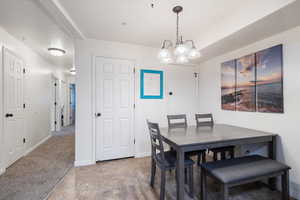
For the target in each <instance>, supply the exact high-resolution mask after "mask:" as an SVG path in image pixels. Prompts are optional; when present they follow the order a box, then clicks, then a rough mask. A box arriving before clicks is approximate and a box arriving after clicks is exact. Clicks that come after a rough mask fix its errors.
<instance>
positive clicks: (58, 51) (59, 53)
mask: <svg viewBox="0 0 300 200" xmlns="http://www.w3.org/2000/svg"><path fill="white" fill-rule="evenodd" d="M48 51H49V52H50V54H51V55H52V56H63V55H64V54H66V51H65V50H63V49H59V48H48Z"/></svg>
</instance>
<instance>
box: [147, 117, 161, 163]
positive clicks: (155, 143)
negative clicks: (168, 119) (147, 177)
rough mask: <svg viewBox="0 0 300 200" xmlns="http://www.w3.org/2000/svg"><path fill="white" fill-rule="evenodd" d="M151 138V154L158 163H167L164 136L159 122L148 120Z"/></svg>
mask: <svg viewBox="0 0 300 200" xmlns="http://www.w3.org/2000/svg"><path fill="white" fill-rule="evenodd" d="M147 124H148V128H149V133H150V140H151V150H152V151H151V156H152V159H154V160H155V162H156V163H157V164H160V165H163V164H164V163H165V153H164V145H163V141H162V137H161V134H160V130H159V125H158V124H157V123H152V122H149V121H148V120H147Z"/></svg>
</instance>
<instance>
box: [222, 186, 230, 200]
mask: <svg viewBox="0 0 300 200" xmlns="http://www.w3.org/2000/svg"><path fill="white" fill-rule="evenodd" d="M221 187H222V197H223V198H222V200H228V199H229V193H228V186H227V185H226V184H222V186H221Z"/></svg>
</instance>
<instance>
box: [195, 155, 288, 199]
mask: <svg viewBox="0 0 300 200" xmlns="http://www.w3.org/2000/svg"><path fill="white" fill-rule="evenodd" d="M290 169H291V168H290V167H289V166H287V165H285V164H282V163H280V162H277V161H276V160H272V159H269V158H265V157H262V156H259V155H252V156H246V157H241V158H234V159H229V160H219V161H214V162H208V163H202V164H201V196H202V200H206V197H207V194H206V193H207V189H206V187H207V186H206V184H207V180H206V179H207V178H206V177H207V176H211V177H212V178H213V179H215V180H216V181H217V182H219V183H220V184H221V186H222V187H221V189H222V197H223V198H222V199H223V200H228V199H229V192H228V190H229V188H230V187H233V186H237V185H242V184H245V183H250V182H254V181H259V180H264V179H266V178H275V177H278V176H281V180H282V181H281V184H282V200H289V170H290Z"/></svg>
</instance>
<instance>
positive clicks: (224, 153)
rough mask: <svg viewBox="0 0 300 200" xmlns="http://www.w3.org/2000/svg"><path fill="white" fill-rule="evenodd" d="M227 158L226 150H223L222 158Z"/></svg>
mask: <svg viewBox="0 0 300 200" xmlns="http://www.w3.org/2000/svg"><path fill="white" fill-rule="evenodd" d="M225 159H226V151H222V152H221V160H225Z"/></svg>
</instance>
